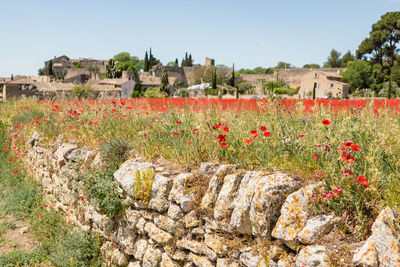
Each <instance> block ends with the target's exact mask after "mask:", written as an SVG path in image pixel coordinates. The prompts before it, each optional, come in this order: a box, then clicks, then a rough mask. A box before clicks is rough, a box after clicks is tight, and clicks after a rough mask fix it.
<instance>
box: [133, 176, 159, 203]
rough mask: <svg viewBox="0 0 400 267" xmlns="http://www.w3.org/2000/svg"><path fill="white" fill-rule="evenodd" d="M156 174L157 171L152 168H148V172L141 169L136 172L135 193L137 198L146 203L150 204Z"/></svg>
mask: <svg viewBox="0 0 400 267" xmlns="http://www.w3.org/2000/svg"><path fill="white" fill-rule="evenodd" d="M154 175H155V173H154V171H153V170H151V169H148V170H147V171H146V172H140V171H139V170H137V172H136V175H135V186H134V188H133V195H134V196H135V199H137V200H139V201H140V202H141V203H142V204H144V205H148V204H149V202H150V197H151V188H152V186H153V182H154Z"/></svg>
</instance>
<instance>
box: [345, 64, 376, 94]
mask: <svg viewBox="0 0 400 267" xmlns="http://www.w3.org/2000/svg"><path fill="white" fill-rule="evenodd" d="M342 75H343V81H344V82H345V83H347V84H349V86H350V88H352V89H353V90H355V89H359V88H369V87H370V85H371V84H372V83H373V79H372V77H371V75H372V68H371V65H370V64H369V63H368V62H366V61H361V60H356V61H352V62H350V63H349V67H348V69H347V70H346V71H344V72H343V74H342Z"/></svg>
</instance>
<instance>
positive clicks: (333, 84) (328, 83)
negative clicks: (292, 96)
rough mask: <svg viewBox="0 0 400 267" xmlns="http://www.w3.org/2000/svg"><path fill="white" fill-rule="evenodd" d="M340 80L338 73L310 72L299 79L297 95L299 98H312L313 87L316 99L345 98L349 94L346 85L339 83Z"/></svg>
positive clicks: (316, 70) (322, 70)
mask: <svg viewBox="0 0 400 267" xmlns="http://www.w3.org/2000/svg"><path fill="white" fill-rule="evenodd" d="M341 78H342V75H340V73H339V71H336V72H335V71H329V70H328V71H326V70H324V69H321V70H320V69H313V70H310V71H309V72H308V73H306V74H305V75H303V77H302V79H301V85H300V90H299V95H300V97H301V98H310V97H312V91H313V88H314V86H315V93H316V98H326V97H336V98H347V97H348V94H349V90H348V85H347V84H345V83H343V82H341V81H340V79H341Z"/></svg>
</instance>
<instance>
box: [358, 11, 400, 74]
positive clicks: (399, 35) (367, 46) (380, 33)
mask: <svg viewBox="0 0 400 267" xmlns="http://www.w3.org/2000/svg"><path fill="white" fill-rule="evenodd" d="M399 42H400V12H388V13H386V14H385V15H383V16H382V17H381V19H380V20H379V21H378V22H376V23H375V24H373V25H372V30H371V31H370V34H369V37H367V38H366V39H364V40H363V41H362V42H361V44H360V46H359V47H358V50H357V57H358V58H359V59H361V58H368V57H369V58H371V59H372V60H374V61H375V62H377V63H379V64H381V65H383V58H384V57H387V58H388V60H389V64H390V66H393V65H394V63H395V59H396V50H397V45H398V43H399Z"/></svg>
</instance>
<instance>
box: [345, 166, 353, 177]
mask: <svg viewBox="0 0 400 267" xmlns="http://www.w3.org/2000/svg"><path fill="white" fill-rule="evenodd" d="M353 174H354V173H353V172H352V171H351V169H350V168H347V169H345V170H344V171H343V175H344V176H348V175H353Z"/></svg>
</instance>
